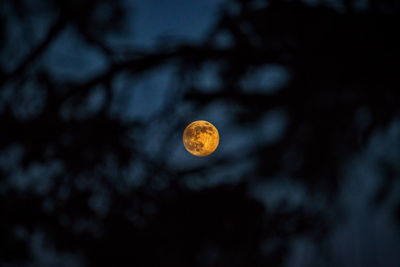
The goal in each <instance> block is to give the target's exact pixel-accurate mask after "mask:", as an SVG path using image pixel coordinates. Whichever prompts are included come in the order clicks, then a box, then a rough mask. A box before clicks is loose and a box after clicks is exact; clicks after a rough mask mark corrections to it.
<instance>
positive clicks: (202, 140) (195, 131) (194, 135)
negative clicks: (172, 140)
mask: <svg viewBox="0 0 400 267" xmlns="http://www.w3.org/2000/svg"><path fill="white" fill-rule="evenodd" d="M218 144H219V133H218V130H217V128H215V126H214V125H212V124H211V123H210V122H208V121H194V122H192V123H190V124H189V125H188V126H187V127H186V129H185V131H184V132H183V145H184V146H185V148H186V150H187V151H188V152H189V153H190V154H192V155H195V156H198V157H204V156H208V155H210V154H211V153H213V152H214V151H215V149H217V147H218Z"/></svg>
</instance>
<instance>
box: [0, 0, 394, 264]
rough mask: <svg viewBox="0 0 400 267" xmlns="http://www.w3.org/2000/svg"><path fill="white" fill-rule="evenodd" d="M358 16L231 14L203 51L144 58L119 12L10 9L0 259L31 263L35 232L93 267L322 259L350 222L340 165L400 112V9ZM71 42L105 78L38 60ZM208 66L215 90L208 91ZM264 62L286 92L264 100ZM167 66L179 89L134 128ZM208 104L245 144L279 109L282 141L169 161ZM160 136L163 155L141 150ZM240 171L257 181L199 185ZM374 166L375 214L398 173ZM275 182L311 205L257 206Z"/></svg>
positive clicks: (275, 91)
mask: <svg viewBox="0 0 400 267" xmlns="http://www.w3.org/2000/svg"><path fill="white" fill-rule="evenodd" d="M358 4H359V1H342V2H340V1H337V2H332V1H326V2H324V1H320V2H317V3H314V4H312V5H311V4H306V3H304V2H299V1H272V0H271V1H244V0H243V1H240V0H236V1H228V2H226V3H225V4H224V5H222V6H221V8H220V11H219V13H218V19H217V22H216V24H215V25H214V26H213V28H212V29H210V31H209V34H208V35H207V36H205V38H204V39H203V41H201V42H199V43H196V44H193V43H189V42H186V41H185V40H179V39H178V40H174V41H171V43H168V40H164V42H165V43H160V45H159V46H158V47H157V49H140V48H138V47H134V46H132V47H122V46H118V45H115V43H113V41H112V40H113V38H123V37H121V36H124V34H125V30H126V29H127V27H128V26H127V25H126V24H127V17H128V16H130V15H132V14H127V13H126V11H125V8H124V2H123V1H104V0H103V1H94V0H91V1H77V0H74V1H66V0H56V1H40V3H37V2H35V1H29V0H10V1H2V2H1V3H0V22H1V23H0V39H1V40H5V41H4V42H0V62H1V65H0V90H1V91H0V122H1V126H0V127H1V131H0V154H1V160H0V199H1V200H0V207H1V211H2V216H1V217H2V220H1V223H0V236H1V238H0V262H3V263H4V264H6V263H7V264H24V263H29V262H30V261H31V260H32V258H33V257H34V255H33V252H32V244H31V243H30V240H31V239H30V237H31V236H33V235H34V234H35V233H37V232H41V233H43V235H44V237H45V240H46V244H48V245H47V246H48V247H49V248H50V249H52V250H55V251H59V252H60V253H63V252H68V253H71V254H74V255H79V257H80V258H81V260H82V261H83V262H84V264H85V265H88V266H102V265H107V266H192V267H193V266H231V267H233V266H284V265H285V264H287V261H288V257H289V255H290V251H291V248H292V245H293V242H294V241H295V240H297V238H307V239H309V240H312V242H315V244H318V250H319V252H321V255H325V254H324V253H326V251H325V248H324V245H322V244H323V241H324V238H326V235H327V233H329V231H330V230H332V229H333V228H334V227H335V226H336V224H337V223H339V222H340V218H341V217H340V216H341V212H340V208H339V205H338V201H337V196H338V195H339V192H340V189H341V186H342V185H343V184H344V181H343V179H345V177H344V175H343V168H344V167H345V166H346V164H347V163H348V162H349V160H351V159H352V158H353V157H354V156H355V155H357V154H358V153H361V152H363V151H364V149H365V147H366V145H367V144H368V142H369V140H370V138H371V136H372V135H373V134H375V133H376V132H377V131H380V130H382V129H386V128H387V127H388V126H390V125H391V124H392V123H393V122H394V121H396V120H398V118H399V114H400V113H399V112H400V105H399V103H400V92H399V90H398V89H399V88H398V77H397V73H398V70H397V68H396V67H395V66H396V65H397V64H398V62H399V52H398V48H399V47H400V43H399V40H398V38H397V36H396V32H397V28H398V26H397V25H399V20H400V16H399V4H398V3H397V2H396V1H370V2H369V4H367V5H365V6H361V7H360V6H359V5H358ZM133 16H134V14H133ZM66 32H69V33H70V34H71V36H73V37H70V38H69V39H68V38H67V39H62V40H64V41H65V40H70V41H71V42H73V41H76V40H78V41H79V42H78V41H76V42H77V44H76V45H75V46H76V51H77V53H78V50H80V51H83V53H87V54H89V53H91V52H93V51H96V53H97V54H96V57H97V59H96V60H97V61H102V62H104V65H103V67H101V68H99V69H98V70H97V71H95V72H94V73H86V72H85V71H86V70H85V69H84V67H83V66H80V65H79V64H76V63H74V61H73V60H72V59H67V60H69V61H70V62H71V64H73V72H74V74H76V75H77V76H72V77H69V76H68V75H66V76H63V75H62V72H60V71H59V72H57V71H56V70H57V68H61V69H62V66H61V67H60V66H58V65H62V64H64V63H66V62H61V61H57V64H56V63H54V62H53V63H52V64H48V63H46V62H47V61H46V54H47V53H48V51H50V50H51V49H54V47H53V46H54V43H55V42H57V40H59V39H60V38H62V35H63V34H65V33H66ZM58 45H59V46H60V45H61V46H62V45H63V44H58ZM47 60H48V58H47ZM67 63H68V62H67ZM210 66H213V68H214V69H215V73H214V77H213V79H214V80H213V86H214V87H213V88H211V89H210V88H207V85H204V83H202V82H199V80H201V79H202V78H201V77H202V76H201V75H203V74H202V73H203V71H204V70H206V71H211V70H212V68H211V67H210ZM271 66H272V67H274V66H275V68H280V69H281V70H282V71H283V72H284V73H285V75H286V76H285V77H286V78H285V79H283V82H281V83H280V84H278V85H270V87H271V88H272V89H268V88H267V87H268V86H267V85H265V84H263V83H262V82H261V83H260V84H257V82H255V81H254V79H256V77H255V76H254V75H256V73H257V70H261V69H263V68H265V67H271ZM163 67H167V68H172V69H173V70H174V79H175V84H174V86H172V87H175V88H174V89H173V90H172V89H171V90H172V91H171V92H169V93H168V94H166V96H165V98H164V99H163V106H162V108H161V109H160V110H158V111H157V112H155V113H153V114H151V116H150V115H149V116H148V118H147V119H143V118H136V117H129V116H124V110H123V108H122V111H121V107H124V103H126V101H127V97H128V96H129V92H128V93H127V92H125V91H124V90H136V88H138V81H139V80H140V79H143V78H145V77H150V78H154V79H157V73H159V70H160V69H161V68H163ZM252 75H253V76H252ZM257 75H258V74H257ZM260 75H261V76H263V74H262V73H261V74H260ZM267 75H268V74H267ZM199 77H200V78H199ZM262 78H264V79H267V78H268V76H266V77H262ZM248 80H250V81H251V82H250V83H249V82H248ZM127 83H129V84H131V86H130V87H126V86H125V87H124V86H121V84H127ZM274 86H275V87H274ZM249 87H258V88H256V89H254V88H253V89H254V90H252V89H251V88H250V89H249ZM121 88H122V89H121ZM124 88H125V89H124ZM126 88H128V89H126ZM213 105H217V106H224V107H227V108H228V110H229V112H230V115H231V116H232V118H233V124H234V125H236V126H239V127H241V128H242V129H248V130H250V131H251V130H254V131H256V129H258V128H259V127H260V125H262V123H263V119H264V118H265V116H266V115H268V114H271V112H276V111H277V110H278V111H281V112H282V113H283V114H284V117H285V121H286V123H285V129H284V130H283V132H282V134H281V136H280V137H279V138H278V139H277V140H275V141H274V142H259V143H257V145H255V146H254V147H249V148H248V149H247V150H246V151H240V153H234V154H238V155H229V154H226V155H224V156H220V157H218V156H215V157H212V158H210V160H209V161H207V162H206V163H205V164H204V165H201V166H200V167H198V166H197V167H196V166H195V167H193V168H192V167H190V168H184V169H180V168H176V166H174V165H173V164H172V165H171V164H169V160H170V159H169V155H168V151H171V150H172V149H173V148H172V145H173V144H171V142H169V140H171V138H172V136H175V135H176V133H177V132H178V134H180V130H182V129H183V128H184V126H185V123H187V122H189V121H190V120H191V119H192V117H191V116H190V115H193V116H195V115H196V114H197V115H198V114H199V113H200V112H202V111H203V110H206V109H207V108H208V107H210V106H213ZM182 110H184V112H183V113H184V114H186V115H184V116H183V115H182ZM154 127H156V128H157V129H159V131H162V134H161V135H162V137H160V138H159V139H157V140H158V141H159V143H156V144H160V145H157V148H156V149H153V150H151V149H150V150H148V149H144V143H146V138H149V139H156V138H155V137H154V136H151V135H149V134H148V132H149V131H148V130H149V129H152V128H154ZM232 131H233V130H232ZM248 160H250V162H251V163H252V164H253V165H252V166H253V167H251V168H248V169H246V171H245V173H243V174H240V176H241V178H240V179H239V180H238V181H237V182H236V183H228V182H227V183H221V184H217V185H214V186H203V187H196V186H193V185H191V184H190V182H192V183H193V181H196V179H200V183H201V181H204V180H206V179H207V177H210V176H211V180H212V179H217V178H216V177H217V176H218V175H220V174H219V171H218V170H229V169H234V167H235V166H237V165H239V164H240V163H241V162H244V161H248ZM380 166H381V168H382V185H381V186H379V187H378V188H377V192H376V197H375V200H374V201H375V202H376V203H383V202H385V200H386V199H387V197H388V196H391V195H392V193H393V192H392V190H394V188H396V187H395V185H396V184H397V180H398V177H399V172H400V168H399V164H398V163H397V164H396V163H395V162H393V161H390V160H386V159H381V164H380ZM213 170H217V171H213ZM221 175H222V174H221ZM133 176H135V177H136V178H132V177H133ZM137 177H139V178H137ZM280 177H284V178H280ZM282 181H284V182H289V183H291V184H294V185H295V186H298V187H299V188H301V190H304V192H305V193H304V197H303V198H304V199H302V201H299V202H298V203H296V205H293V204H290V203H289V202H290V201H288V200H287V199H286V200H285V198H284V199H283V200H282V201H278V202H277V203H272V202H271V203H269V204H268V205H265V203H262V201H261V200H260V199H258V198H257V197H255V196H254V194H252V193H251V192H252V190H253V189H254V188H258V187H260V186H261V185H263V186H265V184H266V185H267V187H268V188H273V187H272V185H273V184H274V183H278V184H279V183H281V182H282ZM290 193H294V191H290V190H289V192H288V194H290ZM396 201H397V202H396V203H397V205H396V207H397V208H394V210H393V212H394V214H395V215H396V214H397V218H398V219H399V210H400V208H399V207H400V200H399V199H397V200H396ZM327 258H329V257H328V256H327ZM323 266H330V265H329V262H328V260H327V262H325V263H324V264H323Z"/></svg>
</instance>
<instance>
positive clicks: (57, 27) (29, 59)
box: [0, 16, 66, 86]
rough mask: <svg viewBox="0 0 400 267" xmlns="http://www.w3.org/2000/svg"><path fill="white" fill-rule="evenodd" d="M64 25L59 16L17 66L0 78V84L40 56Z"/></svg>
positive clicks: (63, 20)
mask: <svg viewBox="0 0 400 267" xmlns="http://www.w3.org/2000/svg"><path fill="white" fill-rule="evenodd" d="M65 25H66V20H65V18H64V17H62V16H60V17H59V18H58V19H57V21H56V22H55V23H54V25H53V26H52V27H51V29H50V30H49V32H48V33H47V35H46V36H45V37H44V39H43V40H42V42H41V43H40V44H38V45H37V46H36V47H35V48H34V49H33V50H32V51H31V52H30V53H29V54H28V55H27V57H26V58H25V59H24V60H22V62H21V63H20V64H19V66H17V67H16V69H15V70H14V71H12V72H11V73H9V74H6V75H5V76H4V78H3V79H1V80H0V86H3V85H4V84H5V83H7V82H8V81H9V80H11V79H13V78H15V77H18V75H21V74H22V73H23V72H24V71H25V70H26V69H27V68H28V67H29V65H30V64H32V63H33V62H34V61H35V60H36V59H37V58H38V57H40V56H41V55H42V54H43V52H44V51H45V50H46V48H47V47H48V46H49V44H50V43H51V42H52V41H53V40H54V39H55V38H56V37H57V36H58V34H59V33H60V32H61V31H62V30H63V29H64V27H65Z"/></svg>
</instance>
